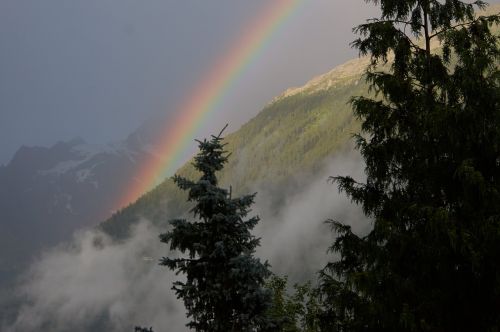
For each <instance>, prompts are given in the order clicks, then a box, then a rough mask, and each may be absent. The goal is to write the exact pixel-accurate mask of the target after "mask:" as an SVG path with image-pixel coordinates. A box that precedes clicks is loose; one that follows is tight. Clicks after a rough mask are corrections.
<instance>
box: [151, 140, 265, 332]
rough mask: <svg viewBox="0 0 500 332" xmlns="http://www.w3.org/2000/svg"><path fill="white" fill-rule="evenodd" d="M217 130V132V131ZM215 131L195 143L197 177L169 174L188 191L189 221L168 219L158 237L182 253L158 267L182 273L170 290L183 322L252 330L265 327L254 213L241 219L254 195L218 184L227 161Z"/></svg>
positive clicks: (200, 326)
mask: <svg viewBox="0 0 500 332" xmlns="http://www.w3.org/2000/svg"><path fill="white" fill-rule="evenodd" d="M221 134H222V133H221ZM221 134H219V135H218V136H212V138H211V139H210V140H203V141H198V143H199V149H200V152H199V153H198V155H197V156H196V157H195V160H194V163H193V165H194V167H195V168H196V169H197V170H198V171H199V172H200V173H201V177H200V179H199V180H198V181H191V180H188V179H186V178H183V177H180V176H175V177H174V181H175V183H176V184H177V185H178V186H179V188H181V189H182V190H186V191H188V200H189V201H190V202H194V203H195V205H194V207H193V208H192V209H191V212H192V213H193V214H194V217H195V219H196V220H195V221H192V222H191V221H187V220H184V219H175V220H171V221H170V223H171V225H172V227H173V228H172V230H171V231H169V232H167V233H165V234H162V235H161V236H160V238H161V241H162V242H165V243H170V248H171V249H172V250H178V251H180V252H181V253H183V254H186V255H187V257H181V258H172V257H164V258H163V259H162V261H161V264H162V265H165V266H167V267H169V268H170V269H172V270H175V271H176V272H177V273H181V274H184V275H185V277H186V280H185V281H176V282H175V283H174V286H173V289H174V290H175V292H176V294H177V296H178V298H181V299H182V300H183V301H184V305H185V307H186V309H187V313H188V317H189V318H191V321H190V322H189V323H188V326H189V327H191V328H193V329H195V330H196V331H221V332H228V331H255V330H256V329H260V328H264V327H266V326H267V324H268V321H267V318H266V316H265V313H266V311H267V308H268V306H269V304H270V300H271V297H270V295H271V294H270V292H269V291H268V290H266V289H264V287H263V285H264V281H265V278H267V277H268V276H269V275H270V272H269V270H268V264H267V262H266V263H261V262H260V260H259V259H258V258H255V257H254V256H253V254H254V252H255V248H256V247H257V246H258V245H259V239H257V238H255V237H254V236H253V235H252V234H251V233H250V230H252V229H253V228H254V227H255V225H256V224H257V222H258V221H259V218H258V217H252V218H249V219H245V217H246V216H247V214H248V212H249V209H250V206H251V205H252V203H253V200H254V197H255V194H253V195H247V196H243V197H239V198H233V197H231V191H228V190H226V189H223V188H219V187H218V180H217V176H216V172H218V171H221V170H222V169H223V167H224V164H225V163H226V162H227V154H226V152H225V151H224V144H223V143H222V138H221Z"/></svg>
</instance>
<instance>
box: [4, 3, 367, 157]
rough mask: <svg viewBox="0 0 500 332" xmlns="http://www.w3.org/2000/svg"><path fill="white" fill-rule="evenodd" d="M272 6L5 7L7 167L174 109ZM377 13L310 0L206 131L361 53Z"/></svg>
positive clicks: (236, 120) (110, 136)
mask: <svg viewBox="0 0 500 332" xmlns="http://www.w3.org/2000/svg"><path fill="white" fill-rule="evenodd" d="M269 1H271V0H252V1H247V0H212V1H206V0H182V1H181V0H85V1H67V0H43V1H40V0H2V1H0V45H2V46H1V52H0V120H1V121H0V164H4V163H7V162H8V161H9V160H10V158H11V157H12V155H13V153H14V152H15V151H16V150H17V148H19V147H20V146H21V145H23V144H24V145H30V146H31V145H42V146H49V145H52V144H54V143H55V142H56V141H58V140H67V139H71V138H73V137H75V136H80V137H83V138H84V139H85V140H87V141H89V142H95V143H106V142H109V141H112V140H119V139H123V138H124V137H126V136H127V135H128V134H129V133H131V132H132V131H133V130H134V129H135V128H137V127H138V126H139V125H141V123H142V122H144V121H145V120H146V119H148V118H150V117H151V116H153V115H157V114H168V112H169V111H170V112H171V111H173V110H174V106H175V105H176V103H178V102H179V101H180V100H181V99H183V98H184V97H186V96H187V95H188V94H189V91H190V89H192V88H193V87H194V86H195V85H196V83H197V80H198V79H199V78H200V77H201V76H202V75H203V73H204V72H206V71H207V70H208V69H209V68H210V66H211V64H213V63H215V62H216V61H217V59H219V58H220V57H221V56H224V54H225V52H226V50H227V49H228V48H229V47H230V45H231V44H232V42H233V41H234V40H235V39H237V38H238V36H239V33H240V32H241V31H242V28H243V27H244V26H245V23H246V22H249V21H251V20H252V18H255V17H256V15H258V13H260V12H261V11H262V9H263V8H264V6H266V5H269ZM374 15H375V11H374V9H373V8H372V7H370V6H368V5H367V4H365V2H364V1H363V0H307V1H306V4H305V5H304V6H303V7H302V9H301V10H300V11H299V12H298V13H297V15H295V16H294V17H293V18H292V19H290V20H289V21H288V22H287V24H286V25H285V26H284V28H283V29H281V30H279V31H278V32H277V33H276V34H274V36H273V38H272V40H271V44H270V46H269V47H267V48H266V49H265V50H264V51H263V52H262V53H261V54H260V56H259V58H258V59H257V60H256V61H255V62H254V63H253V64H252V66H251V67H250V69H249V70H248V71H246V72H245V73H244V74H243V75H241V76H240V77H239V79H238V80H237V81H236V82H235V85H234V87H233V89H231V94H230V95H228V96H227V98H226V99H224V103H223V104H222V105H221V109H220V110H218V111H217V112H218V114H219V115H221V116H217V121H212V122H211V123H206V125H205V126H204V128H202V130H201V131H204V132H207V131H214V130H216V129H218V128H221V127H222V126H223V125H224V124H225V123H226V122H229V123H230V130H231V131H233V130H236V129H237V128H238V127H239V126H240V125H241V124H242V123H244V122H245V121H247V120H248V119H250V118H251V117H252V116H254V115H255V114H256V113H257V112H258V111H259V110H260V109H261V108H262V106H263V105H265V104H266V103H267V102H268V101H269V100H270V99H271V98H272V97H274V96H276V95H277V94H279V93H280V92H282V91H283V90H285V89H286V88H288V87H290V86H297V85H301V84H303V83H305V82H306V81H307V80H309V79H310V78H312V77H313V76H315V75H318V74H321V73H323V72H326V71H328V70H329V69H331V68H332V67H334V66H335V65H337V64H340V63H342V62H343V61H345V60H347V59H349V58H352V57H354V56H356V51H354V50H352V49H350V47H349V45H348V43H349V42H350V41H352V39H353V38H354V36H353V35H352V32H351V28H352V27H353V26H354V25H356V24H359V23H361V22H363V21H364V19H365V18H369V17H372V16H374ZM219 121H220V123H219Z"/></svg>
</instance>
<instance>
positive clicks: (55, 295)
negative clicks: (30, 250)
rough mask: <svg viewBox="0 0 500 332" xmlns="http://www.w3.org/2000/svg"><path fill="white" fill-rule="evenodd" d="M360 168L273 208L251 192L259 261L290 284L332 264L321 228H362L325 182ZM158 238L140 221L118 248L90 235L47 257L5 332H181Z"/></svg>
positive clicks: (350, 167)
mask: <svg viewBox="0 0 500 332" xmlns="http://www.w3.org/2000/svg"><path fill="white" fill-rule="evenodd" d="M362 165H363V164H362V162H361V159H360V158H359V156H358V155H353V154H349V155H345V156H341V157H338V158H335V159H333V160H331V161H330V162H329V163H328V166H327V167H325V169H324V171H323V172H320V173H319V174H316V175H314V176H310V177H303V178H300V179H298V180H297V182H296V184H294V185H291V186H290V187H289V188H287V190H286V194H285V198H284V199H283V200H281V201H280V203H279V204H278V205H275V204H274V203H272V202H275V201H276V199H275V198H276V197H273V193H272V190H270V189H269V188H256V189H257V190H258V191H259V194H258V195H257V201H256V205H254V209H253V213H254V214H258V215H259V216H260V217H261V218H262V220H261V222H260V223H259V225H258V227H257V228H256V229H255V234H256V235H257V236H259V237H261V238H262V240H261V241H262V242H261V247H260V248H259V249H258V252H257V254H258V255H259V256H260V257H262V258H263V259H267V260H269V262H270V263H271V265H272V270H273V272H275V273H277V274H280V275H283V274H286V275H288V276H289V277H290V280H291V281H292V282H296V281H304V280H307V279H314V278H315V275H314V274H315V272H316V271H318V270H319V269H321V268H322V267H323V266H324V264H325V263H326V262H327V261H328V260H331V259H332V257H333V256H332V255H331V254H327V252H326V250H327V248H328V246H330V245H331V243H332V242H333V239H334V235H333V233H332V232H331V231H330V229H329V227H328V225H326V224H325V223H324V221H325V220H326V219H328V218H333V219H337V220H341V221H344V222H348V223H351V224H353V225H354V226H355V227H354V229H355V230H358V231H361V230H363V228H366V227H367V226H366V225H367V223H366V218H365V217H363V215H362V213H361V211H360V209H359V207H356V206H353V205H352V204H351V203H350V202H349V200H348V199H347V198H346V197H345V196H344V195H343V194H339V193H338V192H337V189H336V186H335V185H332V184H331V183H328V181H327V179H328V176H330V175H337V174H340V175H342V174H352V175H353V176H355V177H357V178H359V177H360V176H361V174H362V173H363V172H362V168H363V166H362ZM259 189H260V190H259ZM160 233H161V230H160V229H158V228H157V227H155V226H153V225H152V224H151V223H150V222H148V221H146V220H143V221H142V222H141V223H139V224H138V225H137V226H136V227H135V228H134V230H133V232H132V236H131V238H129V239H128V240H126V241H123V242H116V241H113V240H111V239H110V238H109V237H108V236H106V235H105V234H102V233H101V232H99V231H95V230H93V231H86V232H81V233H78V234H76V235H75V237H74V239H73V241H72V243H71V244H70V245H65V246H59V247H56V248H54V249H53V250H51V251H49V252H46V253H45V254H43V255H42V257H41V258H40V260H39V261H38V262H37V263H36V264H34V265H33V266H32V268H31V270H30V271H29V273H28V275H27V277H26V278H25V280H24V282H23V284H22V287H21V289H20V295H21V297H22V298H23V299H24V300H25V303H24V305H22V307H21V309H20V311H19V313H18V315H17V318H16V320H15V322H14V323H13V324H11V325H10V326H9V327H8V328H5V327H4V329H3V330H8V331H16V332H17V331H18V332H31V331H40V330H47V331H56V332H60V331H90V330H103V329H105V330H106V331H133V328H134V326H135V325H141V326H147V327H149V326H153V328H154V329H155V331H157V332H161V331H173V332H178V331H186V327H185V324H186V322H187V319H186V317H185V310H184V306H183V304H182V302H181V301H180V300H177V299H176V298H175V295H174V292H173V291H172V290H171V286H172V282H173V281H174V280H177V279H179V278H180V276H175V274H174V273H173V272H172V271H169V270H168V269H167V268H165V267H162V266H159V265H158V264H157V263H158V259H159V258H160V257H162V256H165V255H168V247H167V246H166V245H164V244H162V243H160V241H159V239H158V234H160Z"/></svg>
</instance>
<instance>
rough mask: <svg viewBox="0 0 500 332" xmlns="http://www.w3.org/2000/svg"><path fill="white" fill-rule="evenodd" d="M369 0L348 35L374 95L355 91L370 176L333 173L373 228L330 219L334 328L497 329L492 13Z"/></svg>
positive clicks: (327, 274)
mask: <svg viewBox="0 0 500 332" xmlns="http://www.w3.org/2000/svg"><path fill="white" fill-rule="evenodd" d="M367 2H373V3H375V4H377V5H380V7H381V18H380V19H374V20H370V21H368V22H367V23H366V24H362V25H360V26H358V27H357V28H356V29H355V30H356V31H357V32H358V33H359V34H360V36H361V37H360V38H359V39H358V40H356V41H355V42H354V43H353V44H354V46H355V47H357V48H358V49H359V51H360V53H361V54H362V55H365V54H368V55H370V56H371V66H370V67H369V69H368V71H367V73H366V78H367V81H368V82H369V83H370V86H371V88H372V91H374V92H375V93H377V94H378V98H368V97H356V98H354V99H353V100H352V105H353V108H354V111H355V114H356V116H358V117H359V118H360V119H361V121H362V130H363V133H362V134H360V135H358V136H357V137H356V141H357V146H358V148H359V149H360V151H361V153H362V155H363V157H364V160H365V162H366V175H367V180H366V183H359V182H356V181H355V180H354V179H352V178H350V177H335V178H334V180H335V181H337V182H338V184H339V187H340V189H342V190H344V191H345V192H346V193H347V194H348V195H349V196H350V197H351V199H352V200H353V201H354V202H356V203H358V204H360V205H361V206H362V208H363V210H364V212H365V214H366V215H367V216H368V217H370V218H371V220H372V222H373V229H372V230H371V231H370V232H369V233H368V234H367V235H359V234H354V233H353V232H352V231H351V228H350V227H349V226H347V225H344V224H342V223H340V222H337V221H332V226H333V228H334V230H335V231H336V233H337V234H338V238H337V239H336V240H335V242H334V244H333V245H332V247H331V250H332V251H334V252H337V253H339V254H340V259H339V260H338V261H336V262H332V263H330V264H328V265H327V267H326V268H325V269H324V270H323V272H322V283H323V290H324V294H323V295H324V303H326V304H327V307H326V308H325V310H326V312H327V313H328V317H329V318H328V320H329V322H330V330H336V331H499V330H500V108H499V101H500V93H499V79H500V73H499V70H498V66H497V65H498V60H499V54H500V52H499V48H498V45H499V44H498V42H499V40H498V35H496V34H494V33H492V31H491V29H492V28H493V26H497V25H498V23H499V16H498V15H493V16H489V17H481V16H477V15H476V14H477V13H475V10H477V9H478V8H484V7H485V5H486V4H485V3H484V2H482V1H474V2H472V1H469V2H465V1H458V0H440V1H438V0H367ZM436 44H439V47H440V48H438V49H435V50H434V49H433V45H436Z"/></svg>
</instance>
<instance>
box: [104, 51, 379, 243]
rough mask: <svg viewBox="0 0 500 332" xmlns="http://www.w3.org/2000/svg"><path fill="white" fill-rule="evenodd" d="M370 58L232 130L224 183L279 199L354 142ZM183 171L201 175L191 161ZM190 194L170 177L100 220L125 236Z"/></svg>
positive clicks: (181, 207) (181, 208)
mask: <svg viewBox="0 0 500 332" xmlns="http://www.w3.org/2000/svg"><path fill="white" fill-rule="evenodd" d="M368 61H369V60H368V59H367V58H360V59H356V60H352V61H349V62H347V63H345V64H343V65H341V66H338V67H336V68H334V69H333V70H331V71H330V72H328V73H326V74H324V75H321V76H318V77H316V78H314V79H312V80H311V81H309V82H308V83H307V84H305V85H304V86H302V87H298V88H292V89H288V90H286V91H285V92H284V93H283V94H281V95H280V96H278V97H276V98H274V99H273V100H272V101H271V102H270V103H269V104H268V105H267V106H266V107H265V108H264V109H263V110H262V111H261V112H260V113H258V115H257V116H256V117H254V118H253V119H251V120H250V121H248V122H247V123H246V124H245V125H243V126H242V127H241V128H240V129H239V130H238V131H236V132H234V133H232V134H229V135H227V136H226V138H225V142H226V143H227V146H226V149H227V151H229V152H230V153H231V156H230V158H229V163H228V164H227V165H226V167H225V169H224V170H223V171H222V172H221V174H220V179H221V183H222V184H223V185H225V186H227V187H228V186H231V187H232V190H233V192H235V194H239V193H243V192H248V191H251V190H252V189H253V188H256V187H259V188H267V189H266V190H269V191H270V192H276V194H275V195H272V196H273V197H274V198H275V199H276V202H275V203H276V204H279V202H280V199H281V198H282V196H280V195H279V194H278V193H279V192H280V191H282V190H283V188H285V187H293V186H297V185H300V183H299V182H300V181H302V180H299V179H303V178H307V176H308V174H314V173H316V172H318V171H320V169H321V168H322V167H323V166H324V164H325V161H326V160H327V159H329V158H331V157H332V156H333V155H335V154H336V153H338V152H340V151H344V150H346V149H348V147H349V148H350V147H351V145H349V144H348V142H349V141H350V138H351V137H352V135H353V134H354V133H356V132H359V130H360V124H359V122H358V121H357V120H356V119H355V118H354V116H353V114H352V110H351V107H350V105H349V100H350V98H351V97H352V96H353V95H361V94H365V93H366V91H367V86H366V84H365V83H364V81H363V80H362V79H361V76H362V73H363V71H364V70H365V68H366V66H367V65H368ZM221 121H223V120H221ZM223 126H224V123H223V122H221V128H222V127H223ZM194 144H196V143H195V142H193V145H194ZM177 173H178V174H180V175H183V176H186V177H188V178H195V177H196V176H197V175H196V173H195V170H194V169H193V167H192V166H191V164H190V163H188V164H186V165H184V166H183V167H182V168H181V169H179V171H178V172H177ZM299 175H300V176H299ZM185 198H186V196H185V194H184V193H182V192H180V191H179V190H178V189H177V188H176V187H175V185H174V184H173V181H172V180H171V179H166V180H165V181H164V182H162V183H161V184H160V185H159V186H157V187H156V188H155V189H153V190H152V191H151V192H149V193H146V194H145V195H143V196H142V197H141V198H139V199H138V200H137V201H136V202H135V203H134V204H131V205H129V206H128V207H126V208H124V209H122V210H120V211H118V212H117V213H115V214H114V215H113V216H112V217H111V218H109V219H108V220H106V221H105V222H103V223H102V224H101V225H100V226H101V228H102V229H104V230H105V231H106V232H107V233H109V234H111V235H114V236H116V237H125V236H127V234H128V229H129V227H130V226H131V225H133V224H135V223H137V222H138V221H139V220H140V219H141V218H146V219H149V220H151V221H153V222H154V223H156V224H159V225H163V224H164V223H165V222H166V221H167V220H168V219H169V218H171V217H173V216H178V215H180V214H183V213H185V212H186V211H187V210H188V205H187V203H186V202H185V201H186V199H185Z"/></svg>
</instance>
